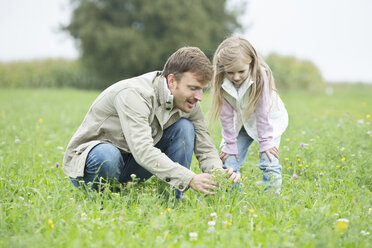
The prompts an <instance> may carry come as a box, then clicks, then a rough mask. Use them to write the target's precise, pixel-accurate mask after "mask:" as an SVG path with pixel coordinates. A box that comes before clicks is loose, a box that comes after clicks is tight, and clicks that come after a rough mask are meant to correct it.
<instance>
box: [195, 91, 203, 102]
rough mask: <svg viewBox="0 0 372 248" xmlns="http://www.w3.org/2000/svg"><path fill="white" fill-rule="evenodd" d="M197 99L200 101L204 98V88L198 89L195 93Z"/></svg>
mask: <svg viewBox="0 0 372 248" xmlns="http://www.w3.org/2000/svg"><path fill="white" fill-rule="evenodd" d="M195 99H196V100H198V101H201V100H202V99H203V90H198V91H197V92H196V93H195Z"/></svg>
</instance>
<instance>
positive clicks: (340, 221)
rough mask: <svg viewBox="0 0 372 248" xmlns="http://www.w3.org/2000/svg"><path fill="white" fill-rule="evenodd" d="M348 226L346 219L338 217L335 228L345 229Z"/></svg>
mask: <svg viewBox="0 0 372 248" xmlns="http://www.w3.org/2000/svg"><path fill="white" fill-rule="evenodd" d="M348 226H349V220H348V219H338V220H337V222H336V229H337V230H339V231H343V230H345V229H346V228H347V227H348Z"/></svg>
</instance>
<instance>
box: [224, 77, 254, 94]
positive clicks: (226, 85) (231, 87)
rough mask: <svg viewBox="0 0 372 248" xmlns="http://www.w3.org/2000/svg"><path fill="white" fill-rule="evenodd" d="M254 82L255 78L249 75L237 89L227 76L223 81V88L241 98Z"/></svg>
mask: <svg viewBox="0 0 372 248" xmlns="http://www.w3.org/2000/svg"><path fill="white" fill-rule="evenodd" d="M252 84H253V80H252V79H251V77H248V78H247V79H246V80H245V81H244V82H243V83H242V85H241V86H240V89H239V91H236V88H235V85H234V84H233V83H232V82H231V81H230V80H228V79H227V78H226V77H225V78H224V80H223V83H222V89H224V90H225V92H226V93H228V94H229V95H231V96H232V97H234V98H235V99H241V98H242V97H243V95H244V94H245V92H246V91H247V90H248V88H249V87H250V86H251V85H252Z"/></svg>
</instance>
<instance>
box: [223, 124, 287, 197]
mask: <svg viewBox="0 0 372 248" xmlns="http://www.w3.org/2000/svg"><path fill="white" fill-rule="evenodd" d="M252 142H253V139H252V138H251V137H250V136H249V135H248V134H247V132H246V131H245V129H244V127H243V128H242V129H241V130H240V131H239V135H238V140H237V143H238V157H239V161H236V158H235V156H229V157H228V158H227V159H226V161H225V164H224V168H233V170H234V172H236V173H239V169H240V167H241V166H242V165H243V163H244V161H245V159H246V157H247V154H248V149H249V146H250V145H251V144H252ZM274 143H275V145H276V146H277V148H278V149H279V145H280V136H279V137H278V138H275V139H274ZM270 158H271V159H272V162H270V160H269V158H268V157H267V155H266V153H262V155H261V159H260V163H259V168H260V169H261V170H262V171H263V177H262V181H263V183H264V184H265V186H266V189H265V190H269V189H272V188H274V189H275V192H277V193H280V187H281V185H282V166H281V165H280V164H279V160H278V159H277V158H276V157H275V156H274V155H271V156H270Z"/></svg>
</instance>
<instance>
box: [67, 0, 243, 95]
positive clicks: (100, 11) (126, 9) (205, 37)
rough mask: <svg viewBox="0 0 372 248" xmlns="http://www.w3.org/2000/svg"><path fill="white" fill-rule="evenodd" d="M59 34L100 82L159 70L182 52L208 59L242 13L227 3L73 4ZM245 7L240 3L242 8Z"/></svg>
mask: <svg viewBox="0 0 372 248" xmlns="http://www.w3.org/2000/svg"><path fill="white" fill-rule="evenodd" d="M72 2H73V4H74V10H73V14H72V19H71V22H70V24H69V25H67V26H66V27H65V28H64V29H65V30H66V31H67V32H69V33H70V35H71V36H72V37H73V38H74V39H75V40H76V41H77V44H78V48H79V50H80V54H81V59H82V61H83V63H84V64H85V65H86V66H87V67H88V68H89V69H91V70H92V71H93V72H94V73H96V74H97V75H98V76H100V77H101V78H102V79H104V81H105V82H103V84H102V85H101V86H100V87H101V88H103V87H106V86H107V85H109V84H111V83H113V82H115V81H117V80H119V79H123V78H128V77H132V76H135V75H140V74H142V73H144V72H148V71H151V70H161V69H162V67H163V65H164V63H165V61H166V59H167V58H168V56H169V55H170V54H172V53H173V52H174V51H175V50H177V49H178V48H180V47H182V46H197V47H199V48H200V49H202V50H203V51H204V52H205V53H206V55H207V56H208V57H209V58H211V57H212V56H213V52H214V50H215V49H216V47H217V45H218V44H219V43H220V42H221V41H222V40H223V39H224V38H225V37H226V36H228V35H230V34H232V33H233V32H234V31H235V30H238V29H241V28H242V27H241V25H240V24H239V23H238V21H237V18H238V17H239V16H240V15H241V14H242V13H243V10H244V9H245V8H240V9H239V10H237V9H235V10H228V8H227V7H226V4H227V0H73V1H72ZM243 6H245V3H243Z"/></svg>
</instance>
